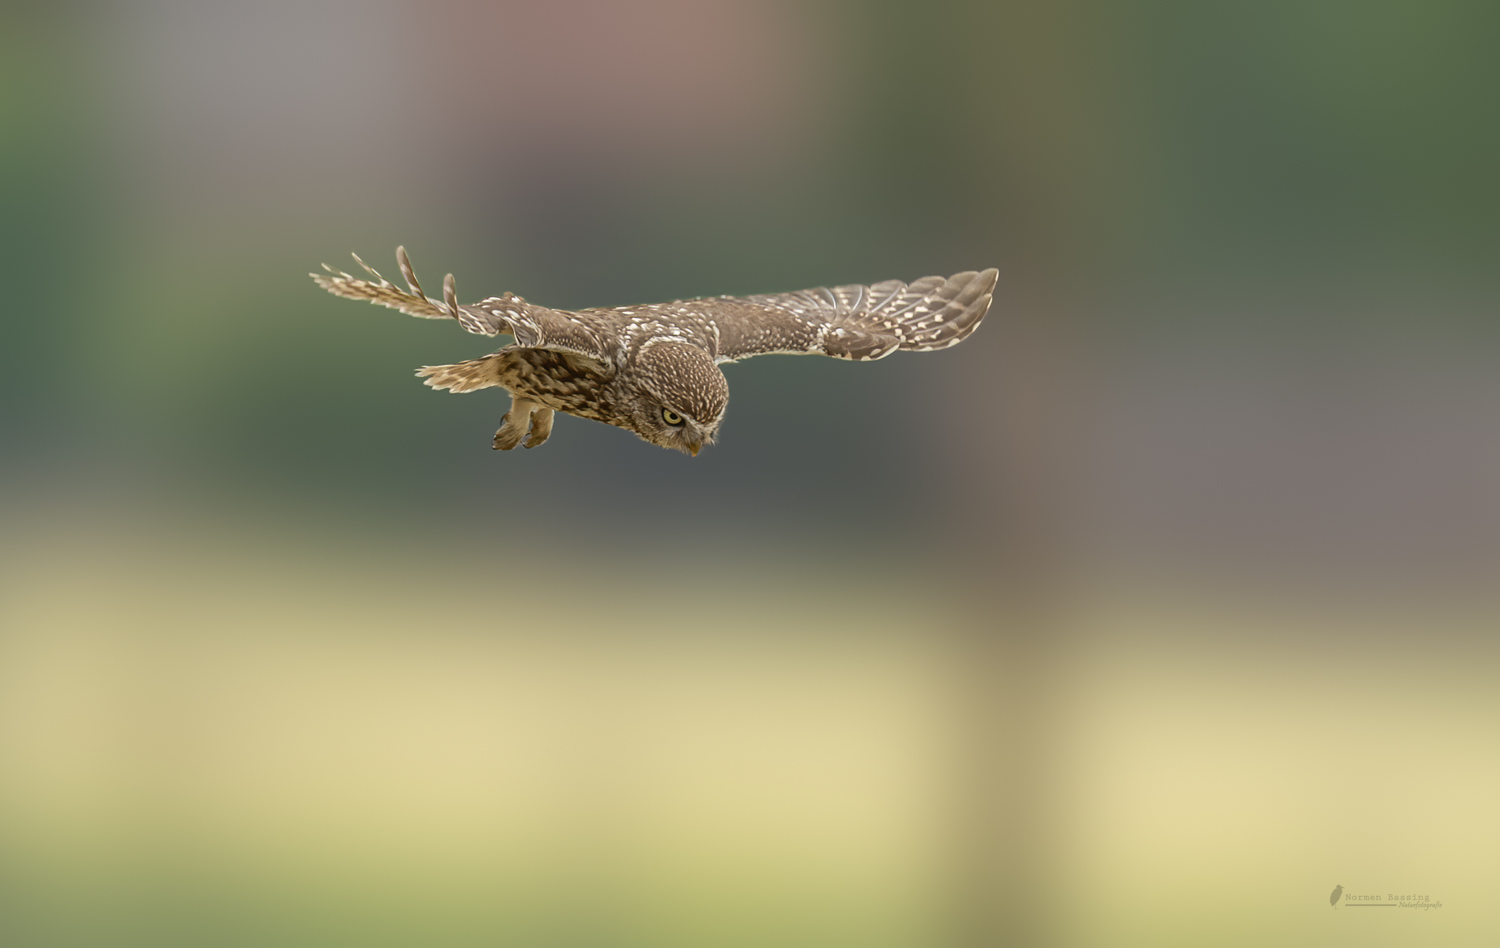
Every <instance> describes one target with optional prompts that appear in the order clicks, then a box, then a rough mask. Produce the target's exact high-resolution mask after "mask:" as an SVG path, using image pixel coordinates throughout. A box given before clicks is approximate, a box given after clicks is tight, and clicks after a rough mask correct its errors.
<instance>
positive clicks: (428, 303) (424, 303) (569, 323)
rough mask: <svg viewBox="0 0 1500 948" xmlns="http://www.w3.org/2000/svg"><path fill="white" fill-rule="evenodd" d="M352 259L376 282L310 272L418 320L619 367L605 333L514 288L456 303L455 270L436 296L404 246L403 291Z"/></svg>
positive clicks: (400, 253) (339, 289)
mask: <svg viewBox="0 0 1500 948" xmlns="http://www.w3.org/2000/svg"><path fill="white" fill-rule="evenodd" d="M353 256H354V260H355V262H356V263H358V264H359V265H360V266H361V267H363V268H364V269H365V272H366V273H368V274H370V276H372V277H374V278H375V279H374V281H373V282H372V281H370V280H363V279H360V278H358V277H354V276H350V275H349V274H347V273H344V272H342V271H340V270H334V269H333V268H332V267H330V266H328V264H326V263H325V264H323V269H325V270H327V271H328V272H327V273H310V274H308V275H309V276H311V277H312V278H313V280H314V281H315V282H316V283H317V284H318V285H319V286H321V287H322V288H323V289H325V290H327V291H328V292H330V293H332V294H334V295H335V296H342V297H344V298H345V299H351V300H368V301H369V302H371V303H375V304H377V305H380V306H387V307H389V308H391V309H394V310H400V311H401V312H403V313H406V314H407V315H408V316H416V317H417V318H418V319H456V320H458V324H459V325H460V326H462V327H463V328H464V329H466V330H468V331H469V332H472V333H478V334H479V335H481V336H498V335H502V334H504V335H509V336H514V337H515V340H516V345H517V346H522V347H526V348H532V349H552V350H556V351H558V352H566V353H570V354H572V355H575V356H581V357H583V358H585V359H589V360H591V361H593V362H596V363H598V367H599V370H600V371H603V372H606V373H612V372H613V371H614V370H615V368H616V367H617V359H616V358H615V353H616V350H617V348H618V347H617V346H612V345H610V344H609V340H608V339H607V337H606V336H605V334H603V333H601V332H598V331H596V330H595V329H594V328H593V327H591V326H589V325H588V324H586V323H584V322H583V321H581V320H579V319H576V318H574V315H573V314H571V313H566V312H563V311H560V310H554V309H547V308H546V307H545V306H535V305H533V304H531V303H528V302H526V301H525V300H523V299H521V297H519V296H517V295H515V294H514V293H506V294H504V295H503V296H492V297H489V298H488V299H483V300H480V301H479V302H478V303H470V304H468V305H464V306H460V305H459V304H458V293H457V292H456V290H455V289H454V283H453V274H451V273H450V274H448V275H447V276H446V277H444V278H443V299H442V300H441V301H439V300H435V299H433V298H432V297H430V296H428V295H427V294H426V293H424V292H423V291H422V284H421V283H419V282H417V275H416V273H414V272H413V271H412V267H411V261H410V260H409V259H408V258H407V256H406V248H404V247H397V248H396V264H397V265H398V266H400V267H401V276H402V277H403V278H405V280H406V286H407V289H406V290H402V289H400V288H399V287H397V286H396V285H395V284H394V283H391V282H390V281H389V280H387V279H386V278H385V277H383V276H381V275H380V274H379V273H377V272H376V271H375V269H374V268H373V267H371V266H370V265H369V264H367V263H365V262H364V261H363V260H361V259H359V255H358V254H354V255H353Z"/></svg>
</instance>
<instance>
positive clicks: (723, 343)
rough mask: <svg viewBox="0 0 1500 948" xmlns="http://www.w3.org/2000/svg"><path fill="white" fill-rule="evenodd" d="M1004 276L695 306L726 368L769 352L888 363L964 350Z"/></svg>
mask: <svg viewBox="0 0 1500 948" xmlns="http://www.w3.org/2000/svg"><path fill="white" fill-rule="evenodd" d="M998 276H999V273H998V271H996V270H985V271H982V272H975V271H973V270H969V271H966V272H964V273H955V274H954V275H953V276H950V277H946V278H945V277H940V276H930V277H923V278H922V279H920V280H916V281H914V282H912V283H909V284H908V283H903V282H901V281H900V280H887V281H885V282H884V283H876V284H875V285H874V286H862V285H858V284H854V285H850V286H838V287H834V288H833V289H828V288H826V287H818V288H817V289H813V290H799V291H797V292H795V293H770V294H762V295H757V296H744V297H729V296H721V297H716V298H714V299H705V300H692V301H689V302H688V303H687V304H679V305H692V304H694V303H697V304H703V307H704V308H705V309H706V310H707V311H708V315H709V316H710V317H711V318H712V319H713V321H714V323H715V325H717V326H718V328H719V346H718V354H717V357H718V361H720V362H733V361H735V360H737V359H746V358H749V357H750V356H755V355H764V354H767V353H775V352H782V353H816V354H820V355H828V356H833V357H834V358H836V359H854V360H858V361H868V360H871V359H881V358H884V357H885V356H888V355H890V354H891V353H892V352H895V351H896V350H897V349H908V350H912V351H916V352H924V351H927V350H931V349H946V348H948V347H949V346H952V345H957V344H958V343H960V342H962V341H963V340H964V339H965V338H967V337H968V335H969V334H970V333H971V332H973V331H974V330H975V328H977V327H978V326H979V322H980V320H982V319H983V318H984V314H985V312H986V311H987V310H988V309H989V307H990V300H991V298H992V295H993V293H994V289H995V281H996V279H997V277H998Z"/></svg>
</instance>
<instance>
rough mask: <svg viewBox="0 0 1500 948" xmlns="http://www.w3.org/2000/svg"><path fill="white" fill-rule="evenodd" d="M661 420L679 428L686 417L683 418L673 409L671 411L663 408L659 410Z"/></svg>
mask: <svg viewBox="0 0 1500 948" xmlns="http://www.w3.org/2000/svg"><path fill="white" fill-rule="evenodd" d="M661 420H662V421H665V422H666V423H667V424H669V425H671V426H672V427H673V428H681V427H682V425H683V423H684V422H685V421H686V420H687V419H685V418H683V417H682V416H681V415H679V414H677V413H676V412H675V411H673V410H672V409H670V408H663V409H662V410H661Z"/></svg>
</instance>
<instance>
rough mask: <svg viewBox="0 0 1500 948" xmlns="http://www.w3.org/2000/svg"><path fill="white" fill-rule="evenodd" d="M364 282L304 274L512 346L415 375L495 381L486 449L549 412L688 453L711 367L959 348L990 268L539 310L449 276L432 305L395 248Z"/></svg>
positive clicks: (695, 445)
mask: <svg viewBox="0 0 1500 948" xmlns="http://www.w3.org/2000/svg"><path fill="white" fill-rule="evenodd" d="M354 260H355V262H356V263H358V264H359V265H360V266H361V267H363V268H364V270H365V272H366V273H368V274H369V275H370V277H372V278H373V279H369V280H366V279H360V278H358V277H353V276H350V275H349V274H347V273H343V272H340V271H337V270H334V269H332V268H331V267H329V266H328V265H327V264H324V265H323V269H325V270H327V271H328V272H327V273H313V274H310V275H311V276H312V278H313V279H314V280H315V281H317V283H318V285H319V286H321V287H323V288H324V289H325V290H327V291H329V292H330V293H333V294H335V295H338V296H344V297H348V298H349V299H354V300H369V301H370V302H372V303H379V304H380V305H381V306H388V307H390V308H391V309H396V310H400V311H401V312H403V313H406V314H407V315H410V316H417V317H420V318H422V319H456V320H458V324H459V325H460V326H462V327H463V328H464V329H466V330H468V331H469V332H472V333H478V334H480V335H482V336H498V335H502V334H503V335H508V336H511V337H513V339H514V342H512V344H511V345H508V346H505V347H503V348H501V349H500V350H499V351H497V352H492V353H490V354H489V355H487V356H484V357H483V358H479V359H470V360H469V361H467V362H460V363H458V364H457V365H428V366H423V367H422V368H420V369H418V370H417V375H418V377H421V378H425V379H426V380H427V382H426V384H427V385H430V386H431V387H433V388H435V389H447V390H448V391H450V392H472V391H476V390H478V389H482V388H503V389H505V390H506V391H508V392H509V393H510V397H511V404H510V411H508V412H507V413H506V414H505V419H504V423H503V424H502V425H501V426H500V430H499V431H497V432H495V438H494V442H493V445H494V447H495V448H496V449H498V450H501V451H509V450H510V449H512V448H514V447H515V446H516V445H518V444H521V445H524V446H526V447H528V448H534V447H536V446H537V445H540V444H542V443H543V442H544V441H546V440H547V438H548V436H549V435H551V433H552V420H553V413H554V412H559V411H560V412H566V413H567V414H570V415H577V416H578V417H580V418H592V419H593V420H595V421H602V422H604V423H605V424H609V425H615V426H617V427H620V428H624V429H626V430H628V431H633V432H635V433H636V434H637V435H639V436H640V437H641V438H643V439H644V440H646V441H649V442H651V443H652V444H654V445H658V446H659V447H663V448H671V449H673V450H676V451H681V452H683V453H685V454H690V455H693V456H695V457H696V456H697V454H698V451H699V449H701V448H702V447H703V446H704V445H706V444H713V442H714V439H715V438H716V437H718V433H719V425H720V424H721V423H722V422H723V420H724V409H725V407H726V406H727V405H728V404H729V383H728V381H727V380H725V378H724V373H723V372H722V371H720V369H719V366H720V365H722V364H724V363H725V362H735V361H738V360H740V359H748V358H749V357H750V356H757V355H768V354H772V353H783V354H795V355H806V354H814V355H826V356H832V357H834V358H836V359H852V360H854V361H856V362H867V361H871V360H874V359H883V358H885V357H886V356H888V355H890V354H891V353H892V352H895V351H896V350H897V349H910V350H913V351H917V352H922V351H926V350H929V349H946V348H948V347H949V346H952V345H956V344H958V343H959V342H962V341H963V340H964V339H965V338H967V337H968V335H969V334H970V333H971V332H973V331H974V330H975V329H976V328H977V327H978V326H979V321H980V320H981V319H983V318H984V314H985V311H986V310H988V309H989V306H990V297H991V293H992V292H993V291H994V289H995V279H996V276H997V273H996V271H995V270H985V271H982V272H978V273H976V272H974V271H967V272H964V273H955V274H954V275H953V276H950V277H946V278H944V277H940V276H930V277H923V278H922V279H920V280H917V281H915V282H913V283H909V284H908V283H902V282H901V281H900V280H887V281H885V282H884V283H876V284H875V285H873V286H860V285H850V286H838V287H834V288H833V289H825V288H822V287H820V288H818V289H815V290H801V291H798V292H795V293H772V294H766V295H759V296H714V297H708V298H705V299H695V300H678V301H676V302H672V303H652V304H648V305H643V306H616V307H614V308H612V309H585V310H579V311H578V312H569V311H567V310H559V309H548V308H547V307H545V306H538V305H537V304H535V303H528V302H527V301H525V300H523V299H521V298H520V297H519V296H516V295H515V294H513V293H504V294H502V295H500V296H491V297H489V298H487V299H483V300H480V301H479V302H477V303H471V304H468V305H463V306H460V305H459V303H458V294H457V292H456V291H455V290H454V283H453V274H451V273H450V274H448V276H447V278H446V279H445V280H444V281H443V299H442V300H441V301H439V300H435V299H432V298H430V297H429V296H427V295H426V294H425V293H424V292H423V291H422V285H421V284H420V283H418V282H417V276H416V274H415V273H414V272H413V271H412V267H411V261H410V260H409V259H407V256H406V250H405V249H404V248H401V247H397V248H396V263H397V265H398V266H399V267H400V268H401V275H402V276H403V277H404V278H405V280H406V285H407V289H406V290H401V289H398V288H397V287H396V286H395V285H394V284H392V283H390V282H389V281H387V280H386V279H385V278H384V277H382V276H381V275H380V274H379V273H376V272H375V270H373V269H372V268H371V267H370V266H369V265H367V264H366V263H365V262H364V261H363V260H360V259H359V256H358V255H355V257H354Z"/></svg>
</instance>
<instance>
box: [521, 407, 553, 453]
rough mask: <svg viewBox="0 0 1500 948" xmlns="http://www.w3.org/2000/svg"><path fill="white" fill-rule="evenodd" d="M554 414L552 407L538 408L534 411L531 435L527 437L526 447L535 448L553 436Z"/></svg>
mask: <svg viewBox="0 0 1500 948" xmlns="http://www.w3.org/2000/svg"><path fill="white" fill-rule="evenodd" d="M552 415H553V411H552V409H550V408H538V409H537V410H536V411H534V412H532V415H531V437H529V438H527V439H526V444H525V446H526V447H528V448H534V447H536V446H537V445H539V444H541V443H542V442H543V441H546V440H547V439H548V438H549V437H551V436H552Z"/></svg>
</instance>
